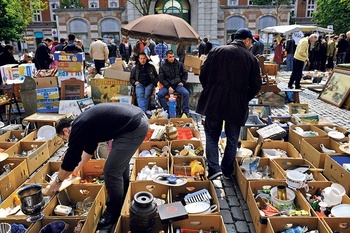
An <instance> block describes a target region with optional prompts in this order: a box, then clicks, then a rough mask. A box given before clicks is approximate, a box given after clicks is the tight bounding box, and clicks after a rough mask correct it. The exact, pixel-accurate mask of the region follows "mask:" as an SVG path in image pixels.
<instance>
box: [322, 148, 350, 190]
mask: <svg viewBox="0 0 350 233" xmlns="http://www.w3.org/2000/svg"><path fill="white" fill-rule="evenodd" d="M344 157H345V158H349V159H350V156H348V155H345V156H344ZM323 174H324V175H325V177H327V179H329V180H330V181H333V182H335V183H339V184H341V185H343V187H344V188H345V190H346V194H347V195H350V182H349V181H350V172H348V171H347V170H346V169H345V168H344V167H343V166H342V165H341V164H339V163H338V162H337V161H335V160H334V159H332V155H326V159H325V162H324V172H323Z"/></svg>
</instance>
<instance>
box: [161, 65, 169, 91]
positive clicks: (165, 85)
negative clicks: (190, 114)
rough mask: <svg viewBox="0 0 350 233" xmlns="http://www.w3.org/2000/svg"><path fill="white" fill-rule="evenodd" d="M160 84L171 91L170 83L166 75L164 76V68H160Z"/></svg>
mask: <svg viewBox="0 0 350 233" xmlns="http://www.w3.org/2000/svg"><path fill="white" fill-rule="evenodd" d="M158 78H159V82H160V83H161V84H162V85H163V86H164V87H166V88H167V89H169V87H170V83H169V82H168V81H167V80H166V77H165V74H164V70H163V68H162V67H160V68H159V76H158Z"/></svg>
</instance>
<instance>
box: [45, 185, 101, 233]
mask: <svg viewBox="0 0 350 233" xmlns="http://www.w3.org/2000/svg"><path fill="white" fill-rule="evenodd" d="M66 190H67V193H68V196H69V198H70V202H71V203H73V204H76V203H78V202H82V201H84V200H85V199H86V198H88V197H89V198H90V199H91V200H92V201H93V203H92V205H91V208H90V210H89V211H88V213H87V215H86V220H87V221H86V222H85V224H84V228H86V229H88V230H89V231H86V233H88V232H90V233H91V232H95V230H96V229H97V225H98V221H99V220H100V217H101V215H102V213H103V211H104V209H105V203H106V189H105V186H104V185H95V184H72V185H71V186H69V187H68V188H66ZM82 190H83V191H82ZM58 204H59V202H58V199H57V195H55V196H54V197H53V199H52V200H51V201H50V202H49V204H48V206H47V214H46V215H45V219H48V220H49V219H50V220H61V219H64V218H63V217H62V216H56V214H55V213H54V208H55V207H56V206H57V205H58ZM74 218H76V219H82V218H83V217H82V216H79V215H78V214H77V215H75V216H71V217H69V219H74Z"/></svg>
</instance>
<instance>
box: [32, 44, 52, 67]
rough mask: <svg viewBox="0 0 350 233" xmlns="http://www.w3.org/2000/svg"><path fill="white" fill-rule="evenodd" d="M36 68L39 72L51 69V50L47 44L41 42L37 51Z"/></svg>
mask: <svg viewBox="0 0 350 233" xmlns="http://www.w3.org/2000/svg"><path fill="white" fill-rule="evenodd" d="M34 62H35V66H36V68H37V69H38V70H42V69H49V68H50V63H51V62H52V58H51V57H50V49H49V47H47V45H46V44H45V42H41V43H40V44H39V45H38V48H37V49H36V51H35V61H34Z"/></svg>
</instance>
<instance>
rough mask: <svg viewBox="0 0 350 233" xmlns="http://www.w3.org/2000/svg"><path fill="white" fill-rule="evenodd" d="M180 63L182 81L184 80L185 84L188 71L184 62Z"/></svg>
mask: <svg viewBox="0 0 350 233" xmlns="http://www.w3.org/2000/svg"><path fill="white" fill-rule="evenodd" d="M179 64H180V72H181V81H182V84H183V85H184V84H185V83H186V82H187V79H188V72H187V70H186V67H185V65H184V64H182V63H181V62H180V63H179Z"/></svg>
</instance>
